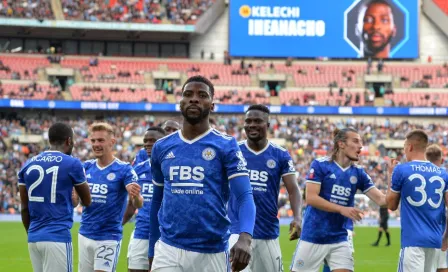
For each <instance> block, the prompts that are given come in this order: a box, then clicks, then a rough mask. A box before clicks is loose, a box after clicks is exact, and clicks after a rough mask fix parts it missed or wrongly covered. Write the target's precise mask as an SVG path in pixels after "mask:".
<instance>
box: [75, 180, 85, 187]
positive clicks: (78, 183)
mask: <svg viewBox="0 0 448 272" xmlns="http://www.w3.org/2000/svg"><path fill="white" fill-rule="evenodd" d="M84 183H87V180H85V181H83V182H81V183H77V184H75V186H79V185H83V184H84Z"/></svg>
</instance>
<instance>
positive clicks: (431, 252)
mask: <svg viewBox="0 0 448 272" xmlns="http://www.w3.org/2000/svg"><path fill="white" fill-rule="evenodd" d="M438 250H439V249H437V248H423V247H405V248H402V249H401V250H400V260H399V262H398V270H397V271H398V272H407V271H412V272H434V271H436V269H437V266H438V264H439V262H438V261H439V260H438V256H439V255H438Z"/></svg>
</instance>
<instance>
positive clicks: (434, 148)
mask: <svg viewBox="0 0 448 272" xmlns="http://www.w3.org/2000/svg"><path fill="white" fill-rule="evenodd" d="M425 156H426V159H427V160H428V161H430V162H432V163H434V162H438V161H440V160H441V159H442V149H441V148H440V146H439V145H437V144H432V145H430V146H428V147H427V148H426V152H425Z"/></svg>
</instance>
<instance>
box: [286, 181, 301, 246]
mask: <svg viewBox="0 0 448 272" xmlns="http://www.w3.org/2000/svg"><path fill="white" fill-rule="evenodd" d="M282 179H283V183H284V184H285V187H286V191H288V195H289V202H290V203H291V209H292V213H293V215H294V219H293V221H292V222H291V224H290V226H289V233H290V236H289V240H290V241H292V240H297V239H299V238H300V233H301V227H302V195H301V193H300V189H299V185H298V183H297V178H296V175H295V173H293V174H291V175H287V176H283V178H282Z"/></svg>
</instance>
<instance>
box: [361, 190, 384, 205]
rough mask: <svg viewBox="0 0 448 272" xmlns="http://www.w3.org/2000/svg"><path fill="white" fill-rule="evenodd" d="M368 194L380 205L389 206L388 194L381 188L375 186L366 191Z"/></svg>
mask: <svg viewBox="0 0 448 272" xmlns="http://www.w3.org/2000/svg"><path fill="white" fill-rule="evenodd" d="M366 196H367V197H368V198H370V200H372V201H373V202H375V203H376V204H377V205H378V206H381V207H387V203H386V195H385V194H383V193H382V192H381V191H380V190H378V188H376V187H374V188H372V189H370V190H369V191H368V192H367V193H366Z"/></svg>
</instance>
